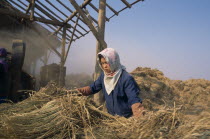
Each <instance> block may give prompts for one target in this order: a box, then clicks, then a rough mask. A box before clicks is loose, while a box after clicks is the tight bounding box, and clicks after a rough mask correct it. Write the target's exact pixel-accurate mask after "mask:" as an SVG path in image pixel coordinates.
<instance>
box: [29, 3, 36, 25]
mask: <svg viewBox="0 0 210 139" xmlns="http://www.w3.org/2000/svg"><path fill="white" fill-rule="evenodd" d="M34 7H35V0H31V14H30V20H31V21H33V20H34Z"/></svg>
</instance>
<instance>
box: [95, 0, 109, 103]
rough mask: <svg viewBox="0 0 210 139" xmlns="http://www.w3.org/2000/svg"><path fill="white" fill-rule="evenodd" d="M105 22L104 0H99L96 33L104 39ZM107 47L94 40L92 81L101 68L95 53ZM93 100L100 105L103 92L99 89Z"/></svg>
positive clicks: (98, 74) (102, 99) (102, 100)
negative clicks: (94, 63) (94, 60)
mask: <svg viewBox="0 0 210 139" xmlns="http://www.w3.org/2000/svg"><path fill="white" fill-rule="evenodd" d="M105 22H106V0H100V1H99V13H98V33H99V35H100V36H101V39H102V40H103V41H104V36H105V35H104V34H105ZM105 48H107V46H104V45H102V44H101V43H100V42H99V41H98V40H97V42H96V65H95V73H94V81H95V80H97V79H98V77H99V76H100V74H101V72H102V70H101V68H100V67H99V64H98V62H97V54H98V53H99V52H100V51H102V50H103V49H105ZM94 101H95V103H96V104H97V105H101V104H103V103H104V96H103V93H102V92H101V91H100V92H99V93H97V94H95V95H94Z"/></svg>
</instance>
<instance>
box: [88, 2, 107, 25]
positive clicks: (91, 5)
mask: <svg viewBox="0 0 210 139" xmlns="http://www.w3.org/2000/svg"><path fill="white" fill-rule="evenodd" d="M89 5H90V7H92V8H93V9H94V10H95V11H96V12H97V13H98V12H99V10H98V9H97V8H96V7H95V6H94V5H93V4H92V3H91V2H90V3H89ZM106 21H108V22H109V18H107V17H106Z"/></svg>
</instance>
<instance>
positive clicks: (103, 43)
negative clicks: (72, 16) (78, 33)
mask: <svg viewBox="0 0 210 139" xmlns="http://www.w3.org/2000/svg"><path fill="white" fill-rule="evenodd" d="M69 1H70V2H71V4H72V5H73V6H74V8H75V9H76V10H77V12H78V13H79V14H80V15H81V16H82V18H83V20H84V21H85V23H86V24H87V25H88V27H89V28H90V30H91V31H92V33H93V35H94V36H95V37H96V39H97V40H98V41H99V42H100V44H102V46H103V47H104V48H106V47H107V44H106V42H105V41H104V40H103V39H102V38H101V36H100V35H99V33H98V32H97V30H96V29H95V27H94V26H93V25H92V23H91V21H90V20H89V19H88V18H87V17H86V15H85V13H84V12H83V10H82V9H81V7H80V6H79V5H78V4H77V3H76V2H75V0H69Z"/></svg>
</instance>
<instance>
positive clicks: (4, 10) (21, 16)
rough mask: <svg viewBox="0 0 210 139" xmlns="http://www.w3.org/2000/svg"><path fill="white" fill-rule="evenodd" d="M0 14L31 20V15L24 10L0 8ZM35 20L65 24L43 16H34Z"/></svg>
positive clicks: (57, 24) (58, 24)
mask: <svg viewBox="0 0 210 139" xmlns="http://www.w3.org/2000/svg"><path fill="white" fill-rule="evenodd" d="M0 14H4V15H9V16H13V17H18V18H24V19H27V20H30V15H26V14H24V13H22V12H19V11H15V12H14V11H11V10H6V9H0ZM34 21H38V22H42V23H46V24H52V25H56V26H63V23H61V22H58V21H52V20H48V19H45V18H41V17H34Z"/></svg>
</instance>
